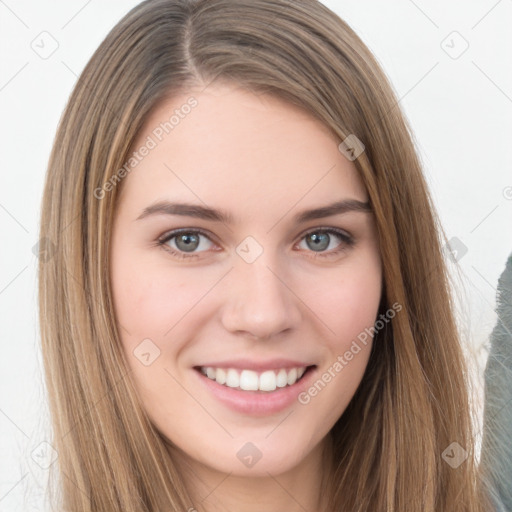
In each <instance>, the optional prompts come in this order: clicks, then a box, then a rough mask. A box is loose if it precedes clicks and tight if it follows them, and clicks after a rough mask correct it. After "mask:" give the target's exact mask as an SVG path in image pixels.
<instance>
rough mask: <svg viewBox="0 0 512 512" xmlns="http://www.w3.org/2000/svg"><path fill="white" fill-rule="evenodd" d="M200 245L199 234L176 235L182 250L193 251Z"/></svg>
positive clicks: (178, 245)
mask: <svg viewBox="0 0 512 512" xmlns="http://www.w3.org/2000/svg"><path fill="white" fill-rule="evenodd" d="M182 244H183V245H182ZM198 245H199V237H198V236H197V235H191V234H183V235H179V236H177V237H176V246H177V247H178V249H180V251H186V252H192V251H194V250H195V249H197V246H198Z"/></svg>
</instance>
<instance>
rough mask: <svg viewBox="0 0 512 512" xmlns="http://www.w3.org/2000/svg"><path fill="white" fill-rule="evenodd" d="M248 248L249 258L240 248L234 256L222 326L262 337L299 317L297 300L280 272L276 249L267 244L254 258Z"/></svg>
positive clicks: (295, 320)
mask: <svg viewBox="0 0 512 512" xmlns="http://www.w3.org/2000/svg"><path fill="white" fill-rule="evenodd" d="M249 244H250V242H249ZM240 246H241V247H242V248H244V246H243V244H240ZM240 246H239V248H237V253H238V252H239V249H240ZM246 248H247V247H246ZM250 251H253V252H252V257H251V258H246V257H245V256H246V255H245V254H244V253H243V252H242V254H241V255H240V253H239V254H238V255H237V256H236V257H235V259H234V268H233V271H232V272H231V273H230V274H231V275H230V282H229V286H228V290H227V300H226V308H225V310H224V314H223V323H224V326H225V328H226V329H228V330H230V331H232V332H235V331H246V332H248V333H250V334H252V335H254V336H257V337H262V338H264V337H270V336H273V335H275V334H278V333H279V332H281V331H284V330H286V329H289V328H292V327H295V326H296V325H297V324H298V322H299V321H300V317H301V315H300V310H299V308H298V302H299V301H298V299H297V297H296V296H295V295H294V294H293V293H292V292H291V290H290V289H289V288H288V287H287V286H286V284H285V283H286V279H285V276H284V275H283V276H281V275H280V273H281V272H280V271H279V268H282V266H280V265H279V258H278V256H277V255H276V252H275V251H273V250H271V249H270V248H268V249H265V250H261V252H260V254H259V255H257V257H255V258H254V254H255V253H254V247H250V245H249V252H250ZM253 258H254V259H253Z"/></svg>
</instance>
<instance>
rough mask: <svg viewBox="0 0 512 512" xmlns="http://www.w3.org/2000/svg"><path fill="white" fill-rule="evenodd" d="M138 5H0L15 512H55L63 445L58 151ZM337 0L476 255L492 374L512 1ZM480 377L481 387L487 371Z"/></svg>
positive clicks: (10, 469)
mask: <svg viewBox="0 0 512 512" xmlns="http://www.w3.org/2000/svg"><path fill="white" fill-rule="evenodd" d="M137 3H138V2H136V1H119V0H116V1H109V2H105V1H103V2H100V1H99V0H90V1H84V0H80V1H78V0H73V1H69V0H68V1H64V0H55V1H51V2H50V1H43V2H36V1H35V0H32V1H23V0H21V1H16V0H5V1H3V0H0V40H1V50H0V51H1V57H2V66H1V69H0V106H1V109H2V110H1V112H2V116H1V120H2V122H1V133H0V140H1V142H2V153H1V173H0V176H1V184H0V225H1V229H2V249H1V251H0V257H1V262H0V263H1V264H0V311H1V313H2V317H1V322H0V338H1V342H2V357H1V359H0V364H1V381H2V382H1V397H0V439H1V445H0V448H1V450H0V459H1V460H2V468H1V472H0V510H1V511H8V512H11V511H12V512H14V511H18V510H19V511H42V510H44V505H43V498H42V493H43V490H44V486H45V478H46V476H47V470H45V469H42V468H40V467H39V466H38V465H37V464H36V463H35V461H34V459H33V458H32V457H31V453H32V452H33V450H34V449H36V447H38V445H40V443H41V442H44V441H45V440H46V439H49V437H48V433H47V431H46V430H45V429H46V424H47V417H46V413H45V397H44V389H43V382H42V368H41V363H40V360H41V357H40V353H39V349H38V344H39V335H38V322H37V302H36V301H37V292H36V283H37V275H36V267H37V258H36V256H35V255H34V253H33V252H32V248H33V246H34V245H35V244H36V243H37V241H38V223H39V209H40V201H41V194H42V187H43V181H44V175H45V169H46V165H47V161H48V157H49V153H50V148H51V144H52V140H53V137H54V135H55V130H56V127H57V122H58V120H59V117H60V115H61V113H62V110H63V108H64V105H65V102H66V100H67V98H68V96H69V94H70V92H71V90H72V88H73V86H74V84H75V81H76V79H77V76H78V75H79V73H80V72H81V70H82V69H83V67H84V66H85V64H86V62H87V61H88V59H89V58H90V56H91V55H92V53H93V51H94V50H95V49H96V48H97V46H98V45H99V44H100V42H101V41H102V40H103V38H104V37H105V36H106V34H107V33H108V31H109V30H110V29H111V28H112V27H113V26H114V25H115V23H116V22H117V21H119V20H120V18H121V17H122V16H123V15H124V14H125V13H126V12H128V10H129V9H130V8H131V7H133V6H134V5H136V4H137ZM324 3H325V4H326V5H328V6H329V7H330V8H331V9H333V10H334V11H335V12H337V13H338V14H339V15H340V16H341V17H342V18H344V19H345V20H346V21H347V22H348V23H349V24H350V25H351V26H352V27H353V28H354V29H355V30H356V32H357V33H358V34H359V35H360V36H361V37H362V39H363V40H364V41H365V43H366V44H367V45H368V46H369V47H370V48H371V49H372V51H373V52H374V53H375V55H376V56H377V59H378V60H379V62H380V63H381V65H382V66H383V68H384V70H385V71H386V73H387V74H388V76H389V77H390V79H391V82H392V84H393V86H394V88H395V91H396V94H397V96H398V98H400V106H401V107H402V109H403V110H404V111H405V113H406V115H407V118H408V119H409V121H410V123H411V125H412V128H413V131H414V133H415V137H416V141H417V146H418V151H419V152H420V155H421V158H422V161H423V163H424V166H425V174H426V176H427V180H428V182H429V184H430V186H431V190H432V194H433V197H434V200H435V203H436V205H437V208H438V211H439V213H440V216H441V220H442V223H443V226H444V228H445V231H446V233H447V236H448V238H452V237H457V238H458V239H459V240H460V241H461V242H462V244H464V246H465V247H466V248H467V253H466V254H464V255H463V257H462V258H460V260H459V265H460V268H461V271H462V282H461V284H460V287H459V288H458V290H459V292H458V296H459V308H460V310H459V319H460V322H461V326H462V327H463V330H464V333H465V335H466V345H467V347H468V348H470V349H471V353H472V354H474V355H476V360H477V361H478V364H479V368H480V372H481V369H482V367H483V365H484V364H485V356H486V353H487V352H486V347H485V343H486V341H487V339H488V336H489V334H490V332H491V330H492V327H493V326H494V323H495V321H496V315H495V313H494V306H495V292H496V290H495V289H496V284H497V280H498V277H499V275H500V273H501V272H502V270H503V268H504V264H505V261H506V259H507V256H508V255H509V254H510V252H512V237H511V236H510V235H511V229H510V226H511V222H510V221H511V219H512V217H511V212H512V200H511V198H512V188H511V187H512V172H511V164H512V154H511V153H512V150H511V147H512V144H511V142H510V141H511V140H512V117H511V112H512V67H511V65H510V64H511V62H512V59H511V57H512V55H511V53H512V31H511V30H510V26H511V18H512V1H511V0H500V1H496V0H481V1H475V0H473V1H462V0H461V1H441V0H435V1H430V2H427V1H426V0H416V1H414V2H413V1H412V0H396V1H393V2H391V1H387V2H380V1H378V0H371V1H370V0H368V1H356V0H350V1H349V0H347V1H340V0H332V1H325V2H324ZM43 31H46V32H47V33H49V34H51V38H53V39H54V40H55V42H54V43H52V42H51V39H50V36H48V35H43V36H41V35H40V34H41V33H42V32H43ZM454 31H456V32H457V33H458V34H453V32H454ZM41 38H46V39H45V40H44V41H45V48H46V49H48V48H51V44H54V45H57V44H58V48H57V49H56V51H55V52H54V53H53V54H52V55H50V56H49V57H48V58H46V59H43V58H41V57H40V56H39V55H38V54H37V53H36V51H34V49H33V48H32V47H36V46H37V45H39V46H40V47H41V46H42V44H43V43H41ZM443 41H444V42H443ZM466 45H469V46H468V48H467V50H466V51H465V52H464V53H462V54H461V55H460V56H459V55H458V54H459V53H460V52H461V51H462V50H463V49H464V47H465V46H466ZM40 51H42V50H40ZM454 57H457V58H454ZM450 268H451V269H452V271H454V269H455V266H454V265H453V264H451V263H450ZM475 376H476V379H477V383H478V382H480V383H481V373H478V371H477V372H475ZM477 398H478V395H477ZM42 446H43V448H44V446H45V445H42ZM39 450H41V447H40V448H39ZM36 454H37V451H36Z"/></svg>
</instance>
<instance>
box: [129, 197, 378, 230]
mask: <svg viewBox="0 0 512 512" xmlns="http://www.w3.org/2000/svg"><path fill="white" fill-rule="evenodd" d="M348 212H362V213H371V212H372V208H371V206H370V203H368V202H363V201H359V200H357V199H343V200H341V201H336V202H335V203H331V204H328V205H325V206H321V207H318V208H313V209H311V210H304V211H302V212H300V213H298V214H297V215H296V216H295V217H294V220H295V222H296V223H301V222H306V221H308V220H314V219H321V218H324V217H330V216H331V215H340V214H343V213H348ZM153 215H182V216H186V217H195V218H198V219H203V220H211V221H215V222H222V223H224V224H230V223H232V222H233V216H232V215H231V214H230V213H228V212H226V211H225V210H222V209H215V208H210V207H207V206H201V205H198V204H191V203H170V202H169V201H158V202H157V203H154V204H152V205H150V206H148V207H147V208H144V210H143V211H142V213H141V214H140V215H139V216H138V217H137V219H136V220H141V219H145V218H147V217H150V216H153Z"/></svg>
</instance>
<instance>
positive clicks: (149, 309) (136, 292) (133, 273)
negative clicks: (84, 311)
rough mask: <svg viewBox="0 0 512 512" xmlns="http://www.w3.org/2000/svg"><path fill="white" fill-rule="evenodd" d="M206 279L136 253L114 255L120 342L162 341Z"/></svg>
mask: <svg viewBox="0 0 512 512" xmlns="http://www.w3.org/2000/svg"><path fill="white" fill-rule="evenodd" d="M205 281H207V280H205V279H204V277H203V279H202V280H201V279H199V277H198V276H197V273H196V274H193V273H192V272H191V273H185V272H183V271H179V270H177V269H174V270H173V269H171V268H169V267H165V268H164V267H162V265H161V264H159V263H155V262H154V261H153V262H152V261H148V258H145V257H143V256H140V257H137V254H136V253H132V254H131V255H130V258H123V256H121V257H119V258H117V259H116V265H115V268H113V269H112V289H113V295H114V306H115V312H116V318H117V320H118V323H119V324H120V331H121V333H122V337H123V343H124V344H125V345H126V344H127V343H128V344H130V345H133V344H137V343H140V341H141V340H142V339H144V338H151V339H155V340H159V343H161V341H162V340H163V339H165V338H166V337H168V336H171V332H172V330H173V329H174V327H175V326H176V325H177V324H178V323H179V322H180V321H181V319H182V318H184V317H185V316H186V315H187V313H188V312H189V311H190V310H191V309H192V308H194V306H195V305H196V304H197V303H198V302H199V301H200V299H201V297H202V295H204V293H205V292H206V291H207V286H208V283H207V282H205ZM127 333H129V334H127ZM127 348H128V347H127Z"/></svg>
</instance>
